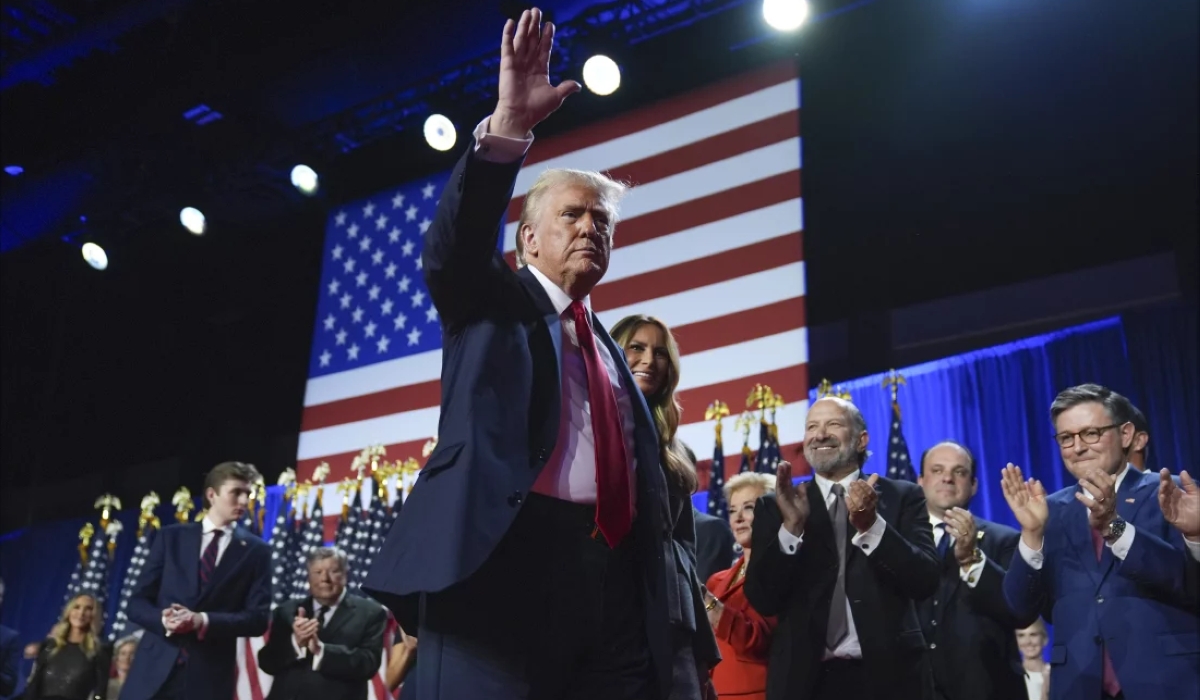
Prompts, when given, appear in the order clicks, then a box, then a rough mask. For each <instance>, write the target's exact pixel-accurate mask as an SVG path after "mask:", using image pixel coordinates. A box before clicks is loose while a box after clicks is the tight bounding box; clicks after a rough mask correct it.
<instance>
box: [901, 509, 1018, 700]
mask: <svg viewBox="0 0 1200 700" xmlns="http://www.w3.org/2000/svg"><path fill="white" fill-rule="evenodd" d="M975 525H976V527H977V528H978V530H979V532H978V537H977V540H976V543H977V546H978V547H979V549H981V550H982V551H983V553H984V556H985V559H986V561H985V563H984V566H983V570H982V571H981V572H980V574H979V580H978V581H977V582H976V584H975V586H974V587H972V586H970V585H968V584H967V582H965V581H963V580H962V576H961V575H960V574H959V571H960V568H959V565H958V561H957V560H955V558H954V548H953V547H951V548H950V549H949V550H947V552H946V558H945V559H944V560H942V575H941V581H940V582H939V584H938V590H937V592H936V593H935V594H934V595H932V596H930V597H929V598H926V599H924V600H922V601H921V602H920V603H918V605H917V609H918V611H919V613H920V616H921V628H922V631H923V632H924V634H925V641H926V642H927V643H928V645H929V647H928V648H929V661H930V666H931V667H932V669H933V678H934V684H935V685H936V686H937V688H938V690H939V692H940V694H941V697H945V698H948V699H949V700H1023V699H1024V698H1025V697H1026V695H1027V692H1026V690H1025V680H1024V669H1023V668H1022V666H1021V654H1020V651H1019V650H1018V649H1017V635H1016V630H1018V629H1021V628H1024V627H1028V626H1029V625H1031V624H1033V620H1021V619H1018V618H1017V616H1016V615H1014V614H1013V613H1012V612H1011V611H1010V610H1009V608H1008V602H1007V601H1005V599H1004V574H1005V572H1006V571H1007V570H1008V563H1009V562H1010V561H1012V558H1013V555H1014V553H1015V552H1016V551H1017V542H1019V541H1020V539H1021V533H1019V532H1017V531H1016V530H1014V529H1012V528H1011V527H1005V526H1004V525H998V524H996V523H993V522H989V521H987V520H983V519H981V518H975ZM944 536H948V535H944Z"/></svg>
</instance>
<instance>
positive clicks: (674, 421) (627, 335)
mask: <svg viewBox="0 0 1200 700" xmlns="http://www.w3.org/2000/svg"><path fill="white" fill-rule="evenodd" d="M646 324H650V325H653V326H657V327H658V329H659V330H660V331H662V334H663V338H664V339H665V342H666V346H667V358H668V361H667V376H666V378H664V379H663V383H662V386H661V387H660V388H659V390H658V392H657V393H656V394H655V395H653V396H647V397H646V403H647V404H649V406H650V412H651V413H652V414H654V426H655V427H656V428H658V439H659V443H660V448H661V449H660V452H661V456H662V461H663V466H664V467H666V472H667V478H668V480H669V481H670V482H671V483H673V484H674V485H675V486H677V487H678V488H679V489H680V490H682V491H683V493H687V494H691V493H695V491H696V488H697V487H699V485H700V480H699V479H698V478H697V477H696V465H695V464H693V463H692V460H691V459H688V458H687V455H686V453H685V452H684V450H683V448H682V447H681V446H680V445H678V444H677V443H676V441H675V434H676V433H677V432H678V430H679V421H680V419H681V417H682V415H683V409H682V408H681V407H680V405H679V400H678V399H677V398H676V397H675V388H676V387H678V386H679V345H678V344H676V343H675V336H674V335H672V334H671V329H670V328H668V327H667V324H665V323H663V322H662V321H660V320H658V319H657V318H654V317H653V316H646V315H643V314H636V315H633V316H626V317H625V318H623V319H621V320H620V321H618V322H617V325H615V326H613V329H612V337H613V340H615V341H617V345H618V346H620V347H621V348H622V349H624V348H626V347H628V345H629V343H630V342H632V341H633V334H634V333H637V329H639V328H641V327H642V326H644V325H646Z"/></svg>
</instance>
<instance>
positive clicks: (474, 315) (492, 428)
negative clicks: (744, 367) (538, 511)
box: [363, 142, 691, 694]
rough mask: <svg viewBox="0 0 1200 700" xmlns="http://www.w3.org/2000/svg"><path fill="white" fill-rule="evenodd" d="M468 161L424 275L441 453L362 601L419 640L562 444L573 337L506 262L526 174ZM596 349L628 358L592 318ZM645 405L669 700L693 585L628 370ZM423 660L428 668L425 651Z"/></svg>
mask: <svg viewBox="0 0 1200 700" xmlns="http://www.w3.org/2000/svg"><path fill="white" fill-rule="evenodd" d="M473 150H474V142H472V143H471V145H470V146H469V147H468V149H467V153H466V154H464V155H463V157H462V158H461V159H460V160H459V161H458V165H457V166H456V167H455V169H454V172H453V173H452V174H451V175H450V179H449V181H448V183H447V184H446V188H445V190H444V191H443V193H442V198H441V201H440V202H439V204H438V210H437V215H436V216H435V217H434V221H433V224H432V225H431V226H430V227H429V230H428V231H427V232H426V238H425V248H424V250H423V252H422V256H421V260H422V268H423V271H424V275H425V279H426V281H427V282H428V285H429V291H430V295H431V296H432V298H433V301H434V304H435V305H436V307H437V309H438V313H439V314H440V317H441V321H442V330H443V350H442V377H441V380H442V381H441V386H442V400H441V412H440V415H439V419H438V445H437V448H436V449H435V450H434V452H433V454H431V455H430V456H429V460H428V461H427V462H426V464H425V466H424V468H423V469H422V470H421V474H420V476H419V477H418V479H417V483H416V484H415V485H414V487H413V489H412V492H411V493H410V494H409V496H408V498H407V499H406V500H405V502H404V508H403V510H401V511H400V516H399V517H398V518H397V520H396V523H395V525H394V526H393V527H392V531H391V533H390V534H389V535H388V537H387V539H386V540H385V541H384V543H383V546H382V548H381V549H380V551H379V553H378V554H377V555H376V557H375V559H374V563H373V564H372V567H371V570H370V572H368V574H367V579H366V581H365V583H364V585H363V590H364V591H366V592H367V593H369V594H370V595H371V596H372V597H374V598H376V599H377V600H379V601H380V602H382V603H383V604H384V605H386V606H388V607H389V608H391V610H392V611H393V612H394V613H395V614H396V618H397V620H398V621H399V623H400V625H401V627H403V628H404V629H413V630H415V629H419V627H418V625H417V620H416V611H417V604H418V602H419V598H420V596H419V594H421V593H435V592H439V591H443V590H445V589H446V588H448V587H450V586H452V585H453V584H455V583H458V582H460V581H464V580H466V579H467V578H469V577H470V576H471V575H472V574H474V573H475V572H476V571H477V570H478V569H479V567H480V566H481V565H482V564H483V562H484V561H485V560H486V559H487V558H488V556H489V555H490V554H491V552H492V551H493V550H494V549H495V547H496V545H497V544H498V543H499V542H500V540H501V539H502V538H503V537H504V535H505V533H506V532H507V531H508V529H509V527H510V526H511V525H512V523H513V520H514V519H515V518H516V516H517V513H518V511H519V510H520V509H521V506H522V504H523V503H524V502H525V499H526V496H527V495H528V494H529V491H530V489H531V487H532V486H533V484H534V482H535V481H536V480H537V477H538V474H539V473H540V472H541V470H542V468H543V467H544V466H545V465H546V462H547V461H548V460H549V459H550V455H551V453H552V452H553V451H554V446H555V442H556V441H557V438H558V428H559V413H560V410H561V405H562V396H561V381H562V376H561V369H560V368H561V366H562V363H561V358H562V343H563V333H562V324H561V321H560V319H559V316H558V314H557V313H556V312H555V310H554V305H553V304H552V303H551V301H550V298H549V297H548V296H547V295H546V292H545V290H544V289H543V288H542V286H541V284H540V283H539V282H538V280H537V278H536V277H534V276H533V273H531V272H530V271H529V270H528V269H527V268H526V269H522V270H520V271H519V272H513V271H512V269H511V268H509V266H508V264H507V263H506V262H505V260H504V257H503V256H502V255H501V254H500V252H499V251H498V250H497V240H498V236H499V235H500V232H501V230H502V228H501V222H502V219H503V217H504V216H505V212H506V211H507V209H508V204H509V200H510V198H511V197H512V193H513V186H514V183H515V182H516V177H517V172H518V171H519V170H520V167H521V161H518V162H515V163H505V164H498V163H491V162H488V161H484V160H481V159H479V158H476V157H475V156H474V154H473ZM591 320H592V324H593V327H594V328H595V329H596V333H595V335H596V338H598V339H599V340H600V342H603V343H604V345H605V347H607V348H608V352H609V354H610V355H612V356H613V357H615V358H620V357H623V352H622V351H621V350H620V349H619V348H618V347H617V346H616V343H615V342H613V340H612V337H611V336H609V334H608V332H607V331H605V330H604V328H603V326H602V325H601V324H600V321H599V319H598V318H596V317H595V315H594V314H593V315H592V319H591ZM617 369H618V371H619V372H620V373H621V381H622V384H623V385H624V387H625V389H626V390H627V391H628V392H629V396H630V399H631V400H632V402H633V413H634V423H635V430H634V441H635V455H636V457H637V464H638V469H637V517H636V519H635V520H634V523H633V531H634V533H635V535H636V541H637V543H638V561H639V564H640V566H641V569H642V570H641V579H642V584H643V586H642V587H643V601H642V603H643V609H644V610H645V616H646V637H647V640H648V642H649V647H650V651H651V655H652V657H653V659H654V665H655V671H656V672H657V674H658V680H659V683H660V688H661V689H662V691H663V693H664V694H665V691H666V689H667V688H669V687H670V683H671V655H672V641H671V628H672V625H686V624H687V623H686V621H685V620H682V619H679V615H680V613H681V612H682V611H683V610H684V609H685V608H684V606H683V605H672V604H671V602H672V601H671V600H670V599H669V596H676V600H680V601H682V600H686V599H687V596H689V595H690V592H689V587H690V585H691V583H690V582H689V581H688V580H687V579H686V577H685V576H683V575H681V572H680V571H679V569H678V567H677V566H676V557H677V551H676V545H675V543H674V542H673V540H672V526H673V523H672V519H671V517H670V513H669V510H668V508H669V507H668V496H667V485H666V477H665V475H664V473H663V470H662V467H661V464H660V455H659V440H658V433H657V430H656V429H655V427H654V422H653V420H652V419H651V416H650V410H649V408H648V407H647V405H646V401H645V399H644V398H643V397H642V394H641V392H640V391H638V389H637V385H636V384H635V383H634V381H633V375H632V374H631V373H630V371H629V368H628V367H627V366H626V364H625V363H624V362H618V363H617ZM422 655H423V657H424V656H426V654H425V652H422Z"/></svg>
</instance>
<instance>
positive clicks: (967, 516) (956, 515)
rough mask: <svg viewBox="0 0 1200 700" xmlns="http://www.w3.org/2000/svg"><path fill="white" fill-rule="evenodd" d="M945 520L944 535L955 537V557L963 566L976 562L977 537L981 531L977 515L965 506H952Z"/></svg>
mask: <svg viewBox="0 0 1200 700" xmlns="http://www.w3.org/2000/svg"><path fill="white" fill-rule="evenodd" d="M943 520H944V521H945V523H946V532H947V533H948V534H946V535H942V536H943V537H949V536H953V537H954V558H955V559H957V560H958V563H959V565H960V566H962V567H969V566H970V565H971V564H974V563H975V539H976V537H977V533H978V532H979V529H978V527H977V526H976V525H975V516H973V515H971V511H969V510H965V509H963V508H951V509H949V510H947V511H946V513H945V517H944V518H943Z"/></svg>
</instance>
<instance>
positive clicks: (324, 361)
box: [321, 350, 333, 367]
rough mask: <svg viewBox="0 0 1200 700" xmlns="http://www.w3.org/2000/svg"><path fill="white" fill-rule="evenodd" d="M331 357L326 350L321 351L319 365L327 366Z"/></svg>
mask: <svg viewBox="0 0 1200 700" xmlns="http://www.w3.org/2000/svg"><path fill="white" fill-rule="evenodd" d="M331 359H333V355H332V354H331V353H330V352H329V351H328V350H326V351H325V352H323V353H321V366H322V367H328V366H329V361H330V360H331Z"/></svg>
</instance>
